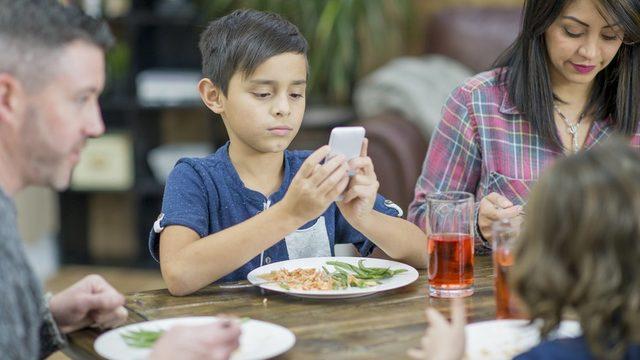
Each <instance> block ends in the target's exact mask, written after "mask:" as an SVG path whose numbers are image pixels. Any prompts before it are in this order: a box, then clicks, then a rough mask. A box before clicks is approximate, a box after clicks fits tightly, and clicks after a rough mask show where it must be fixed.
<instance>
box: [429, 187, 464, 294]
mask: <svg viewBox="0 0 640 360" xmlns="http://www.w3.org/2000/svg"><path fill="white" fill-rule="evenodd" d="M426 200H427V212H426V217H427V219H426V220H427V221H426V224H427V229H426V230H427V234H428V237H427V252H428V254H429V270H428V274H429V295H430V296H433V297H441V298H453V297H464V296H469V295H471V294H473V230H474V228H475V226H474V218H473V211H474V207H473V205H474V200H473V195H472V194H470V193H467V192H462V191H447V192H437V193H430V194H428V195H427V198H426Z"/></svg>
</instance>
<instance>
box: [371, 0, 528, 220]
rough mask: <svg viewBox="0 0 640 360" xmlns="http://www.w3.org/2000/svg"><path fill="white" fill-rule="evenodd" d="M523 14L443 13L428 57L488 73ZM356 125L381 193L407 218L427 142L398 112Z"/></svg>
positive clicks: (431, 26) (432, 29) (436, 19)
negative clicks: (443, 58)
mask: <svg viewBox="0 0 640 360" xmlns="http://www.w3.org/2000/svg"><path fill="white" fill-rule="evenodd" d="M520 13H521V9H520V8H468V7H467V8H448V9H445V10H443V11H441V12H439V13H437V14H435V15H434V16H433V18H432V19H431V20H430V21H429V23H428V25H427V30H426V31H427V37H426V44H425V54H442V55H445V56H448V57H450V58H453V59H455V60H457V61H459V62H460V63H462V64H464V65H466V66H468V67H469V68H470V69H472V70H473V71H475V72H481V71H484V70H488V69H489V68H491V65H492V64H493V62H494V61H495V59H496V58H497V57H498V55H500V53H502V52H503V51H504V50H505V49H506V48H507V47H508V46H509V45H510V44H511V43H512V42H513V40H515V38H516V36H517V34H518V32H519V29H520ZM426 95H428V94H425V96H426ZM358 124H360V125H362V126H364V127H365V128H366V130H367V137H368V138H369V155H370V157H371V158H372V160H373V163H374V166H375V171H376V174H377V176H378V181H379V182H380V190H379V192H380V193H381V194H382V195H384V196H385V197H386V198H388V199H390V200H392V201H394V202H395V203H396V204H398V205H399V206H400V207H401V208H402V209H403V210H404V211H405V216H406V211H407V208H408V206H409V204H410V202H411V200H413V190H414V187H415V184H416V180H417V179H418V177H419V175H420V172H421V170H422V162H423V161H424V156H425V154H426V151H427V148H428V141H429V139H428V138H427V137H425V136H424V135H423V133H422V132H421V131H420V129H419V128H418V127H417V126H416V125H415V124H413V123H412V122H410V121H408V120H406V119H404V118H403V117H402V116H401V115H399V114H397V113H384V114H381V115H378V116H374V117H369V118H364V119H360V120H359V121H358Z"/></svg>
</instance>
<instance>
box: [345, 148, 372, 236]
mask: <svg viewBox="0 0 640 360" xmlns="http://www.w3.org/2000/svg"><path fill="white" fill-rule="evenodd" d="M368 144H369V140H368V139H366V138H365V139H364V141H363V142H362V148H361V149H360V157H358V158H355V159H352V160H351V161H349V166H350V168H351V169H352V170H355V173H356V174H355V175H354V176H352V177H351V179H350V180H349V184H348V186H347V190H346V192H345V194H344V198H343V199H342V201H339V202H337V204H338V208H340V212H341V213H342V215H344V217H345V218H346V219H347V221H348V222H349V223H350V224H352V225H354V224H357V223H359V222H361V221H362V220H363V219H364V218H365V217H366V216H367V215H369V214H370V213H371V211H372V210H373V205H374V203H375V201H376V196H377V194H378V188H379V187H380V183H378V179H377V177H376V173H375V172H374V171H373V162H372V161H371V158H370V157H368V156H367V146H368Z"/></svg>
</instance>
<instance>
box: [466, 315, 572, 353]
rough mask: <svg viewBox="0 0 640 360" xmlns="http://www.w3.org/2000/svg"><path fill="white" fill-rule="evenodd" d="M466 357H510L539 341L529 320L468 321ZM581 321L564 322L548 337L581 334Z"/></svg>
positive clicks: (538, 336)
mask: <svg viewBox="0 0 640 360" xmlns="http://www.w3.org/2000/svg"><path fill="white" fill-rule="evenodd" d="M465 333H466V336H467V349H466V350H467V351H466V357H465V359H468V360H502V359H505V360H507V359H513V357H514V356H516V355H518V354H521V353H523V352H525V351H527V350H529V349H531V348H532V347H534V346H535V345H537V344H538V343H539V342H540V333H539V331H538V327H537V326H536V325H529V321H528V320H492V321H483V322H478V323H473V324H469V325H467V326H466V327H465ZM580 334H581V330H580V324H579V323H578V322H576V321H563V322H562V323H560V327H559V329H558V330H556V331H555V332H554V333H553V334H552V336H551V338H568V337H577V336H580Z"/></svg>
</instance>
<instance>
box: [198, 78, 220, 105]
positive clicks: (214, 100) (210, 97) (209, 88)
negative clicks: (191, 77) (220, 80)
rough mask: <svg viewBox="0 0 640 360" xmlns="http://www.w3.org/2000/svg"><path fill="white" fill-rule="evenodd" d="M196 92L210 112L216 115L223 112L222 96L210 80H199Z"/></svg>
mask: <svg viewBox="0 0 640 360" xmlns="http://www.w3.org/2000/svg"><path fill="white" fill-rule="evenodd" d="M198 92H199V93H200V98H201V99H202V101H203V102H204V104H205V105H206V106H207V107H208V108H209V109H211V111H213V112H214V113H216V114H221V113H222V112H223V111H224V100H225V99H224V94H223V93H222V90H221V89H220V88H219V87H217V86H216V85H214V84H213V82H211V80H210V79H208V78H203V79H200V81H199V82H198Z"/></svg>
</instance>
